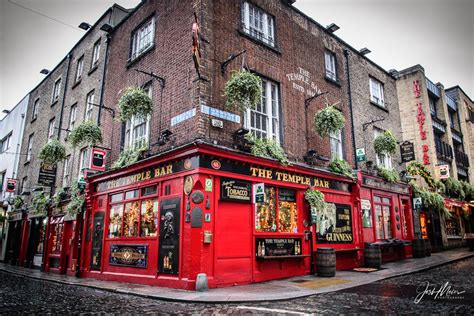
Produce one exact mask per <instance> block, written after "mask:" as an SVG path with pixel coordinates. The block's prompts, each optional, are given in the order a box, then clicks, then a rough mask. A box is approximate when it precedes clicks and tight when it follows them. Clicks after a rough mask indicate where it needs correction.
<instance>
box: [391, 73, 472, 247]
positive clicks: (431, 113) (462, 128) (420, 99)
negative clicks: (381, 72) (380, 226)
mask: <svg viewBox="0 0 474 316" xmlns="http://www.w3.org/2000/svg"><path fill="white" fill-rule="evenodd" d="M397 89H398V99H399V104H400V113H401V117H403V120H402V125H401V126H402V131H403V139H404V140H409V141H411V142H414V146H415V153H416V160H417V161H418V162H420V163H421V164H423V165H424V166H425V167H426V168H427V170H428V171H429V172H431V174H433V175H434V176H435V179H436V180H439V179H440V171H439V166H447V168H448V169H449V175H450V177H453V178H455V179H458V180H464V181H467V182H469V181H471V182H472V171H471V169H472V168H470V166H471V165H472V158H471V155H470V153H471V150H472V149H471V147H470V146H471V145H470V143H469V138H468V135H469V130H468V124H467V122H466V117H467V114H466V104H467V102H468V101H469V100H470V99H469V97H467V96H466V95H465V94H464V93H463V92H462V90H461V89H460V88H456V87H455V88H451V89H447V90H445V89H444V87H443V85H442V84H441V83H437V84H434V83H433V82H432V81H431V80H429V79H428V78H427V77H426V76H425V72H424V69H423V67H421V66H420V65H416V66H413V67H410V68H408V69H405V70H402V71H400V73H399V78H398V80H397ZM419 180H420V181H422V182H421V184H422V185H423V186H425V187H426V183H425V182H424V181H423V180H421V179H419ZM445 207H446V208H447V209H448V210H449V211H450V214H451V217H450V218H445V216H440V215H439V214H437V213H436V212H431V211H429V210H422V212H421V213H420V225H421V227H420V228H421V235H422V236H423V238H425V239H428V238H429V239H430V240H431V244H432V246H433V247H435V248H441V247H450V246H455V245H460V244H461V243H462V236H463V235H464V232H465V228H466V223H465V221H464V220H463V218H464V216H463V213H464V211H463V208H466V207H468V206H467V205H466V203H465V202H463V201H459V200H454V199H449V198H445ZM468 208H469V207H468ZM417 224H418V223H415V226H417Z"/></svg>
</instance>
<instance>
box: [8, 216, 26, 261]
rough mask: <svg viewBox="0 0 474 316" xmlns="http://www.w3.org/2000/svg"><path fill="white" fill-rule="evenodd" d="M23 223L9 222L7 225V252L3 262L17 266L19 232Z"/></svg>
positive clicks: (19, 245)
mask: <svg viewBox="0 0 474 316" xmlns="http://www.w3.org/2000/svg"><path fill="white" fill-rule="evenodd" d="M22 223H23V221H22V220H19V221H11V222H10V223H9V225H8V239H7V251H6V254H5V262H7V263H10V264H12V265H17V264H18V260H19V258H20V248H21V232H22V228H23V225H22Z"/></svg>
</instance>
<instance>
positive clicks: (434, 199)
mask: <svg viewBox="0 0 474 316" xmlns="http://www.w3.org/2000/svg"><path fill="white" fill-rule="evenodd" d="M410 185H411V187H412V191H413V197H421V200H422V203H423V208H425V209H432V210H434V211H436V212H438V214H439V215H441V216H444V217H445V218H449V217H451V213H450V212H449V211H448V210H447V209H446V207H445V206H444V198H443V197H442V196H441V194H439V193H436V192H430V191H428V190H426V189H425V188H422V187H420V186H418V185H417V184H416V183H414V182H413V181H412V182H410Z"/></svg>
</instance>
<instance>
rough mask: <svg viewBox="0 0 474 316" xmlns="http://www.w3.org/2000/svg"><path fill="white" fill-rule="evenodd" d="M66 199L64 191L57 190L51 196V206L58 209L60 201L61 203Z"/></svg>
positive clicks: (62, 189)
mask: <svg viewBox="0 0 474 316" xmlns="http://www.w3.org/2000/svg"><path fill="white" fill-rule="evenodd" d="M65 198H66V191H65V190H64V188H61V189H59V190H58V191H57V192H56V193H55V194H54V195H53V205H54V206H55V207H58V206H59V204H60V203H61V201H63V200H64V199H65Z"/></svg>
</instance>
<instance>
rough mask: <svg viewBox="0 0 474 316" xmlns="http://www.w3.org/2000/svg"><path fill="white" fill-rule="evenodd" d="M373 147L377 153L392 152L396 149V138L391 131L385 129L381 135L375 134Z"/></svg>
mask: <svg viewBox="0 0 474 316" xmlns="http://www.w3.org/2000/svg"><path fill="white" fill-rule="evenodd" d="M374 149H375V152H376V153H377V154H378V155H382V154H394V153H395V152H396V150H397V140H396V139H395V136H393V134H392V132H391V131H389V130H386V131H385V132H383V134H382V135H379V136H377V138H375V140H374Z"/></svg>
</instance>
